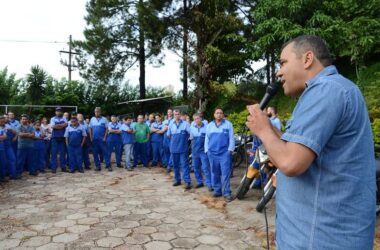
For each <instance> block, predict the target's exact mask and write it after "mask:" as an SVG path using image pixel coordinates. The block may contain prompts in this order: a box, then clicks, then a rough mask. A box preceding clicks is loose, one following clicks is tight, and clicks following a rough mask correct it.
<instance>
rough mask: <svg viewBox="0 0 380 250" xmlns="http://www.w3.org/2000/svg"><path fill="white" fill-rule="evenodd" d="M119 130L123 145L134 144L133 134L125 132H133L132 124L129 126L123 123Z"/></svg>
mask: <svg viewBox="0 0 380 250" xmlns="http://www.w3.org/2000/svg"><path fill="white" fill-rule="evenodd" d="M120 130H121V132H122V134H121V139H122V142H123V144H133V143H135V134H131V133H128V132H127V131H133V130H134V126H133V124H132V123H131V124H127V123H124V124H123V125H121V127H120Z"/></svg>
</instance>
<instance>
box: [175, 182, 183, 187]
mask: <svg viewBox="0 0 380 250" xmlns="http://www.w3.org/2000/svg"><path fill="white" fill-rule="evenodd" d="M179 185H181V182H180V181H177V182H174V184H173V187H177V186H179Z"/></svg>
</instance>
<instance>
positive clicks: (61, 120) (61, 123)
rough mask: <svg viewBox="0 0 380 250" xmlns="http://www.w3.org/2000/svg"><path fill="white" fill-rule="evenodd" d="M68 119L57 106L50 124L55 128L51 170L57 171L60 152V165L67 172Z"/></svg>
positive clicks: (52, 142) (52, 139) (52, 138)
mask: <svg viewBox="0 0 380 250" xmlns="http://www.w3.org/2000/svg"><path fill="white" fill-rule="evenodd" d="M67 124H68V123H67V120H66V118H65V117H63V113H62V109H61V108H60V107H57V108H56V109H55V116H54V117H53V118H51V119H50V126H51V127H52V129H53V133H52V137H51V171H52V173H56V171H57V159H58V154H59V160H60V167H61V170H62V172H66V156H65V151H66V150H65V149H66V146H65V137H64V135H65V129H66V127H67Z"/></svg>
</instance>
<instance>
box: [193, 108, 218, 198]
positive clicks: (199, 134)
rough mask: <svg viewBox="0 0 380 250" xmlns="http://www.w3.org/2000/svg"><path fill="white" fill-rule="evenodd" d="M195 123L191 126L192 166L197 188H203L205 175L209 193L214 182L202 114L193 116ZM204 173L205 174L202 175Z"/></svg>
mask: <svg viewBox="0 0 380 250" xmlns="http://www.w3.org/2000/svg"><path fill="white" fill-rule="evenodd" d="M193 119H194V122H193V123H192V125H191V126H190V139H191V141H192V143H191V145H192V147H191V155H192V165H193V170H194V175H195V179H196V181H197V185H196V186H195V188H201V187H203V186H204V184H203V181H204V180H203V174H204V178H205V182H206V186H207V187H208V189H209V191H210V192H212V191H213V188H212V182H211V173H210V172H211V171H210V162H209V160H208V157H207V154H206V153H205V150H204V145H205V138H206V125H205V124H204V123H203V121H202V117H201V114H198V113H196V114H194V115H193ZM202 172H203V174H202Z"/></svg>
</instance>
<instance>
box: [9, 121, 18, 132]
mask: <svg viewBox="0 0 380 250" xmlns="http://www.w3.org/2000/svg"><path fill="white" fill-rule="evenodd" d="M8 122H9V124H10V125H11V126H12V128H13V129H14V130H17V128H18V127H19V126H20V122H19V121H17V120H9V121H8Z"/></svg>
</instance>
